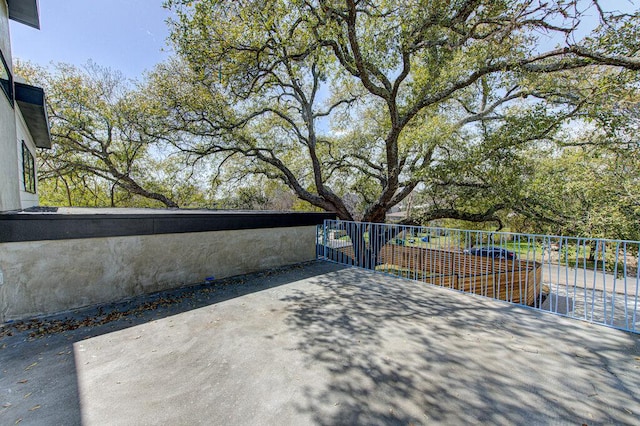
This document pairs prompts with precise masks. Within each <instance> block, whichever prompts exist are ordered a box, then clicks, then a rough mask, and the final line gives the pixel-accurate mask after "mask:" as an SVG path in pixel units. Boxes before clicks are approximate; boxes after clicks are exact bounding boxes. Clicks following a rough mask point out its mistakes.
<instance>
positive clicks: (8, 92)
mask: <svg viewBox="0 0 640 426" xmlns="http://www.w3.org/2000/svg"><path fill="white" fill-rule="evenodd" d="M0 59H2V61H0V62H2V66H3V67H4V71H5V72H6V73H7V76H8V77H9V78H8V79H5V78H0V87H2V91H3V92H4V94H5V96H6V97H7V99H8V100H9V103H10V104H11V108H13V106H14V96H15V95H14V93H15V91H14V89H13V75H12V74H11V69H10V68H9V65H7V61H6V60H5V59H4V54H3V53H2V51H1V50H0Z"/></svg>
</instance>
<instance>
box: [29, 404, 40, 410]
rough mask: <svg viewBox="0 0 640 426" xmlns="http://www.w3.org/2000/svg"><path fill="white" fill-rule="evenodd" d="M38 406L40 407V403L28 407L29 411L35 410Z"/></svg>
mask: <svg viewBox="0 0 640 426" xmlns="http://www.w3.org/2000/svg"><path fill="white" fill-rule="evenodd" d="M38 408H40V404H37V405H34V406H33V407H31V408H29V411H36V410H37V409H38Z"/></svg>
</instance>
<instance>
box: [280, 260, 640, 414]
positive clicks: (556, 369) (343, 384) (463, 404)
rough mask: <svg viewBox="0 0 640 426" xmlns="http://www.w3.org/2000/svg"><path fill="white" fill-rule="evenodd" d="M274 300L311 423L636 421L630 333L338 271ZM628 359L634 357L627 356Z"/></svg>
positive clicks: (638, 402) (637, 385)
mask: <svg viewBox="0 0 640 426" xmlns="http://www.w3.org/2000/svg"><path fill="white" fill-rule="evenodd" d="M318 279H319V281H318V284H319V285H320V286H321V287H323V288H324V291H322V292H317V291H311V290H309V291H307V290H298V291H296V292H293V293H292V294H291V295H289V296H287V297H285V299H284V300H286V301H287V302H288V303H289V305H288V306H289V307H288V308H287V310H288V317H287V319H286V322H287V324H288V326H289V327H290V329H291V330H292V332H294V331H295V333H298V334H301V335H302V337H301V340H300V341H299V344H298V346H297V347H296V350H298V351H301V352H303V353H304V354H305V355H306V357H307V362H308V363H309V365H310V366H312V368H316V369H323V370H324V371H325V373H326V374H327V375H328V376H329V378H328V379H327V380H326V381H325V382H324V383H315V384H312V383H309V384H306V385H305V386H304V395H305V398H304V401H303V402H299V403H297V405H296V409H297V410H298V411H299V412H300V413H304V414H306V415H309V416H311V417H312V418H313V419H314V423H315V424H319V425H353V424H369V425H383V424H384V425H389V424H404V425H406V424H425V423H428V424H434V423H435V424H477V423H484V424H550V423H552V424H556V423H563V424H564V423H565V422H566V423H567V424H590V425H591V424H638V422H640V374H639V372H640V370H639V367H640V362H638V360H640V358H638V355H639V353H640V351H639V349H640V344H639V340H638V336H637V335H632V334H628V333H623V332H619V331H616V330H610V329H606V328H604V327H599V326H592V325H589V324H586V323H581V322H579V321H575V320H568V319H565V318H559V317H556V316H552V315H549V314H545V313H542V312H536V311H533V310H530V309H526V308H522V307H518V306H515V305H508V304H506V303H502V302H496V301H491V300H488V299H485V298H481V297H477V296H471V295H463V294H460V293H456V292H452V291H448V290H444V289H439V288H434V287H427V286H424V285H420V284H418V283H414V282H409V281H402V280H397V279H391V278H386V277H382V279H381V277H380V276H379V275H374V274H366V275H365V274H363V273H362V272H358V271H356V270H344V271H340V272H336V273H331V274H327V275H324V276H321V277H319V278H318ZM634 357H635V359H634Z"/></svg>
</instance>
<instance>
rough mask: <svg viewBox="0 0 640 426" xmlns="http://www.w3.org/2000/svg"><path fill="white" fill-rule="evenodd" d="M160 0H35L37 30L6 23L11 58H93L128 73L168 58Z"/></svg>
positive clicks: (47, 60) (134, 75)
mask: <svg viewBox="0 0 640 426" xmlns="http://www.w3.org/2000/svg"><path fill="white" fill-rule="evenodd" d="M162 3H163V0H40V27H41V29H40V30H36V29H33V28H30V27H27V26H25V25H22V24H18V23H16V22H13V21H10V22H11V24H10V25H11V44H12V53H13V57H14V60H15V59H16V58H18V59H20V60H28V61H31V62H34V63H36V64H39V65H44V66H46V65H48V64H50V63H51V62H53V63H56V62H67V63H71V64H75V65H83V64H86V63H87V61H89V60H93V61H94V62H95V63H97V64H98V65H101V66H106V67H109V68H112V69H114V70H119V71H121V72H123V73H124V74H125V76H127V77H129V78H138V77H140V76H142V73H143V72H144V71H145V70H150V69H152V68H153V66H154V65H155V64H157V63H159V62H161V61H162V60H163V59H165V58H167V57H168V56H169V53H170V48H169V47H168V46H167V42H166V38H167V36H168V27H167V24H166V23H165V21H166V19H167V18H168V17H169V12H168V11H167V10H165V9H163V8H162Z"/></svg>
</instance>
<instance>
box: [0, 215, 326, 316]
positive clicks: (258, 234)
mask: <svg viewBox="0 0 640 426" xmlns="http://www.w3.org/2000/svg"><path fill="white" fill-rule="evenodd" d="M315 250H316V226H315V225H312V226H293V227H281V228H262V229H238V230H225V231H213V232H191V233H183V234H160V235H132V236H123V237H108V238H84V239H68V240H49V241H22V242H10V243H0V272H1V273H2V275H3V278H2V280H3V282H2V283H1V284H0V323H2V322H4V321H8V320H13V319H23V318H28V317H33V316H36V315H43V314H51V313H56V312H61V311H66V310H70V309H74V308H79V307H82V306H87V305H92V304H98V303H107V302H114V301H118V300H122V299H125V298H128V297H132V296H136V295H140V294H144V293H150V292H155V291H160V290H167V289H172V288H178V287H183V286H185V285H189V284H197V283H202V282H203V281H205V279H207V278H209V277H215V278H216V279H219V278H225V277H229V276H233V275H240V274H247V273H251V272H256V271H260V270H264V269H268V268H273V267H278V266H283V265H288V264H295V263H300V262H303V261H309V260H313V259H314V258H315Z"/></svg>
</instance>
